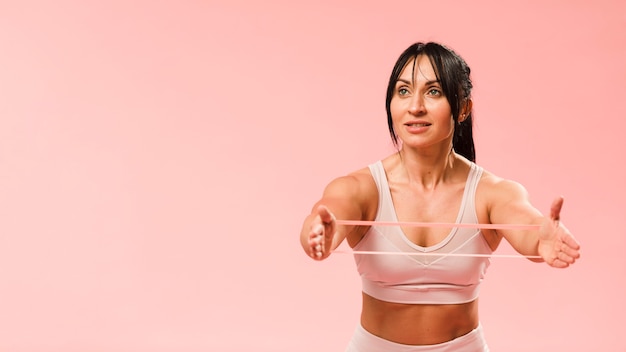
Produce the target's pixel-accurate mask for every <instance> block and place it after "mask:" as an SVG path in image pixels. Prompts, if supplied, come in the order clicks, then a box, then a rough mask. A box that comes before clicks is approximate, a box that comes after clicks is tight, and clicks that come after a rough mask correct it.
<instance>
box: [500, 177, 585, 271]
mask: <svg viewBox="0 0 626 352" xmlns="http://www.w3.org/2000/svg"><path fill="white" fill-rule="evenodd" d="M489 192H490V195H491V196H490V200H491V201H490V203H489V204H490V206H489V209H488V212H489V220H490V221H491V223H494V224H536V225H540V228H539V230H513V229H507V230H497V233H498V234H499V235H501V236H503V237H504V238H505V239H506V240H507V241H508V242H509V243H510V244H511V246H512V247H513V248H514V249H515V250H516V251H517V252H518V253H520V254H522V255H526V256H537V255H539V256H541V258H542V259H531V260H533V261H545V262H546V263H547V264H548V265H550V266H553V267H557V268H566V267H568V266H569V265H570V264H573V263H574V262H575V261H576V259H578V258H579V257H580V251H579V250H580V245H579V244H578V242H577V241H576V239H575V238H574V236H572V234H571V233H570V232H569V230H568V229H567V228H566V227H565V226H564V225H563V224H562V223H561V221H560V212H561V207H562V205H563V198H562V197H558V198H557V199H555V200H554V202H553V203H552V207H551V210H550V215H549V216H543V215H542V214H541V212H540V211H539V210H537V209H536V208H535V207H534V206H533V205H532V204H531V203H530V201H529V198H528V192H527V191H526V189H525V188H524V187H523V186H522V185H520V184H519V183H516V182H513V181H509V180H499V181H497V182H494V183H493V184H492V187H490V190H489Z"/></svg>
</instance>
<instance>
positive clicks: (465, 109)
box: [459, 98, 473, 123]
mask: <svg viewBox="0 0 626 352" xmlns="http://www.w3.org/2000/svg"><path fill="white" fill-rule="evenodd" d="M472 104H473V103H472V99H470V98H467V99H464V100H463V105H462V106H461V114H460V115H459V123H461V122H463V121H465V119H467V117H468V116H469V114H470V113H471V112H472Z"/></svg>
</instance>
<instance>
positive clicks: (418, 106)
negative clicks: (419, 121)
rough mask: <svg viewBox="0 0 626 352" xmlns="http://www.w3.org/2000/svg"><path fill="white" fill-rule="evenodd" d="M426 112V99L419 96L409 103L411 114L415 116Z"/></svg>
mask: <svg viewBox="0 0 626 352" xmlns="http://www.w3.org/2000/svg"><path fill="white" fill-rule="evenodd" d="M425 111H426V108H425V107H424V99H422V97H421V96H420V95H419V94H416V95H414V96H413V97H411V101H410V102H409V112H410V113H411V114H413V115H420V114H423V113H424V112H425Z"/></svg>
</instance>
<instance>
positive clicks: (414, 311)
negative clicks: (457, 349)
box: [361, 293, 479, 345]
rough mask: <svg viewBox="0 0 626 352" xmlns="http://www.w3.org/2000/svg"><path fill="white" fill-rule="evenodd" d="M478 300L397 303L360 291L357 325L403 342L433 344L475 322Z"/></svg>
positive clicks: (394, 340)
mask: <svg viewBox="0 0 626 352" xmlns="http://www.w3.org/2000/svg"><path fill="white" fill-rule="evenodd" d="M478 322H479V321H478V301H477V300H474V301H472V302H468V303H462V304H400V303H391V302H385V301H381V300H378V299H375V298H373V297H371V296H369V295H367V294H365V293H363V310H362V313H361V325H362V326H363V328H364V329H365V330H367V331H369V332H370V333H371V334H373V335H376V336H378V337H381V338H383V339H385V340H388V341H392V342H395V343H401V344H405V345H434V344H437V343H443V342H447V341H450V340H453V339H455V338H457V337H460V336H463V335H465V334H467V333H469V332H470V331H472V330H473V329H475V328H476V327H477V326H478Z"/></svg>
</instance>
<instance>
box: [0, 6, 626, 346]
mask: <svg viewBox="0 0 626 352" xmlns="http://www.w3.org/2000/svg"><path fill="white" fill-rule="evenodd" d="M129 3H131V2H126V1H102V2H100V4H97V2H94V1H91V2H85V1H58V2H44V1H41V2H34V1H33V2H30V1H25V2H10V3H9V2H3V3H0V47H1V48H2V54H1V55H0V82H1V83H0V199H1V200H2V201H1V202H0V351H11V352H13V351H15V352H23V351H24V352H25V351H46V352H47V351H63V352H72V351H113V350H114V351H155V352H159V351H268V352H277V351H290V352H292V351H298V352H307V351H342V350H343V348H344V346H345V344H346V342H347V340H348V339H349V337H350V335H351V333H352V330H353V328H354V326H355V324H356V323H357V321H358V314H359V305H360V294H359V291H360V284H359V281H358V277H357V275H356V272H355V270H354V264H353V261H352V258H351V257H350V256H347V255H336V256H334V257H332V258H330V259H329V260H327V261H325V262H321V263H317V262H313V261H311V260H310V259H309V258H308V257H307V256H305V255H304V254H303V252H302V251H301V249H300V247H299V243H298V233H299V230H300V224H301V221H302V219H303V218H304V216H305V215H306V214H307V213H308V211H309V209H310V207H311V205H312V204H313V202H314V201H315V200H316V199H317V198H318V196H319V195H320V192H321V190H322V187H323V186H324V185H325V184H326V183H327V182H328V181H329V180H330V179H331V178H333V177H336V176H338V175H342V174H344V173H347V172H349V171H352V170H354V169H356V168H360V167H362V166H365V165H366V164H367V163H370V162H372V161H375V160H377V159H379V158H381V157H383V156H385V155H387V154H388V153H389V152H390V151H391V150H392V149H391V143H390V140H389V137H388V135H387V131H386V124H385V115H384V92H385V86H386V80H387V77H388V75H389V73H390V70H391V67H392V65H393V63H394V61H395V59H396V58H397V56H398V55H399V54H400V52H401V51H402V50H403V49H404V48H405V47H406V46H408V45H409V44H411V43H412V42H414V41H417V40H424V41H427V40H436V41H441V42H444V43H446V44H448V45H450V46H451V47H453V48H455V49H456V50H457V51H458V52H459V53H460V54H461V55H463V56H464V57H465V58H466V60H467V61H468V62H469V64H470V66H471V67H472V69H473V73H474V81H475V92H474V98H475V107H476V132H475V133H476V140H477V148H478V160H479V162H480V164H482V165H483V166H484V167H486V168H487V169H489V170H491V171H493V172H495V173H497V174H500V175H501V176H505V177H508V178H512V179H515V180H518V181H520V182H522V183H523V184H524V185H526V187H527V188H528V190H529V191H530V193H531V195H532V199H533V201H534V202H535V204H536V205H537V206H538V207H539V208H540V209H541V210H543V211H547V210H548V207H549V204H550V201H551V199H552V198H553V197H554V196H556V195H559V194H562V195H564V196H565V198H566V203H565V208H564V212H563V219H564V221H565V223H566V224H567V225H568V227H569V228H570V229H571V230H572V231H573V233H574V234H576V235H577V237H578V239H579V240H580V242H581V243H582V244H583V257H582V259H581V260H580V261H579V262H578V263H577V264H576V265H575V266H574V267H572V268H570V269H568V270H564V271H561V270H556V269H550V268H548V267H547V266H545V265H541V264H532V263H530V262H527V261H525V260H522V259H494V262H493V264H492V266H491V268H490V271H489V273H488V276H487V280H486V283H485V285H484V288H483V291H482V298H481V319H482V322H483V325H484V326H485V331H486V335H487V338H488V340H489V342H490V345H491V347H492V349H493V350H494V351H507V352H515V351H549V350H554V349H555V348H556V349H558V350H569V351H590V350H603V351H620V350H624V349H626V342H624V340H623V320H624V318H625V317H626V305H625V303H624V297H626V255H625V254H624V248H625V247H626V236H624V235H623V230H622V227H621V226H623V223H622V221H623V220H624V215H625V213H626V212H625V207H624V199H625V198H626V186H624V180H625V179H626V172H625V171H624V166H623V162H624V160H625V158H624V155H623V151H624V149H625V148H624V147H626V141H625V140H626V139H625V137H624V132H623V131H624V130H625V129H626V122H624V121H626V120H625V119H624V117H625V116H626V108H624V104H623V100H624V93H626V83H625V82H626V65H625V64H624V63H625V62H626V48H625V45H624V37H625V35H626V3H625V2H623V1H608V0H606V1H592V2H590V1H565V0H562V1H551V2H546V1H529V2H524V5H520V4H510V3H507V2H502V1H498V0H481V1H471V2H453V1H439V2H429V3H427V2H418V1H408V2H405V3H404V4H393V2H387V1H385V2H379V3H380V4H378V5H373V4H369V3H368V2H363V1H350V2H348V1H344V2H338V3H335V2H334V1H325V2H320V1H306V2H295V3H297V4H298V5H294V4H293V3H294V2H292V1H283V2H277V1H273V2H272V1H270V2H266V1H263V2H261V1H258V2H254V1H236V2H232V1H230V2H228V1H224V3H223V4H217V3H212V2H211V1H209V2H206V1H170V2H164V1H161V2H155V1H145V2H143V3H142V2H138V1H136V2H132V5H129ZM392 4H393V5H392ZM507 251H508V249H507V248H502V249H501V250H500V251H499V252H500V253H507Z"/></svg>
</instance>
